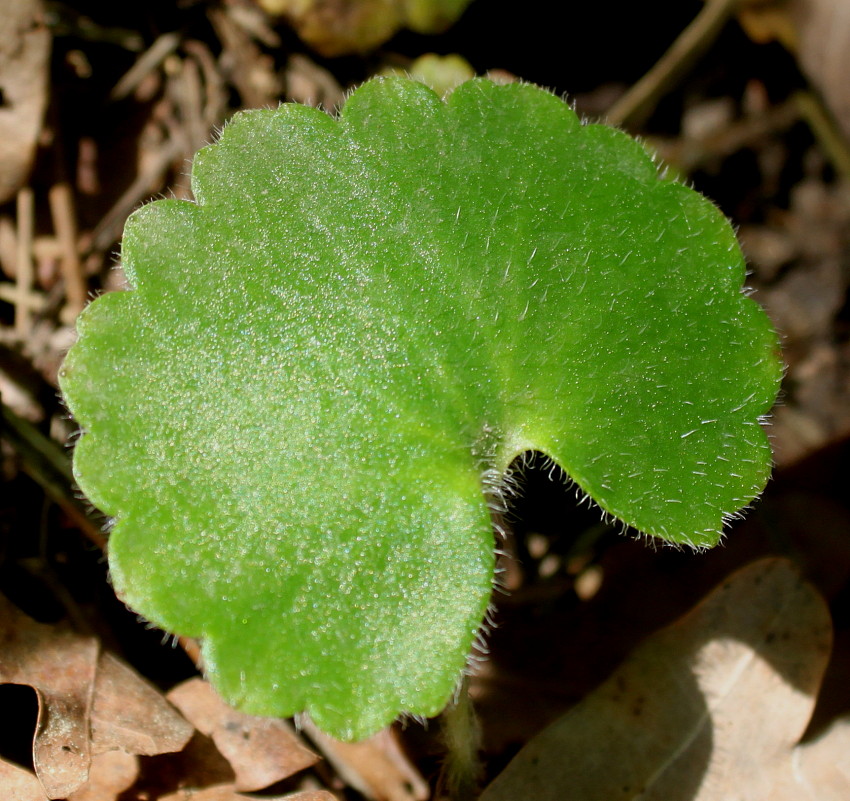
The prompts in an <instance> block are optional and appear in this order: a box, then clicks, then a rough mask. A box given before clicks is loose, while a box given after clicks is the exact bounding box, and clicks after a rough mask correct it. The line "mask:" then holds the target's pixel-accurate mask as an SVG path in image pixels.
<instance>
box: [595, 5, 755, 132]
mask: <svg viewBox="0 0 850 801" xmlns="http://www.w3.org/2000/svg"><path fill="white" fill-rule="evenodd" d="M739 2H740V0H706V3H705V7H704V8H703V9H702V11H700V13H699V14H697V16H696V17H695V18H694V20H693V22H691V24H690V25H688V27H687V28H685V30H684V31H682V33H681V34H679V37H678V38H677V39H676V41H675V42H673V44H672V45H671V46H670V48H669V50H667V52H666V53H665V54H664V55H663V56H661V58H660V59H659V60H658V61H657V62H656V64H655V66H653V67H652V69H651V70H650V71H649V72H647V73H646V75H644V76H643V78H641V79H640V80H639V81H638V82H637V83H636V84H635V85H634V86H632V88H631V89H629V91H628V92H626V94H625V95H623V96H622V97H621V98H620V99H619V100H618V101H617V102H616V103H615V104H614V105H613V106H612V107H611V109H610V110H609V111H608V114H607V115H606V119H607V121H608V122H609V123H610V124H611V125H620V126H623V127H625V128H635V127H638V126H640V124H641V123H642V122H644V120H646V118H647V117H649V115H650V114H651V113H652V111H653V109H654V108H655V106H656V104H657V103H658V100H659V99H660V98H661V97H663V95H664V94H665V93H666V92H667V91H668V90H669V89H670V88H671V87H672V86H674V85H675V84H676V81H677V80H679V78H681V77H682V75H684V74H685V73H686V72H687V71H688V70H689V69H690V68H691V66H692V65H693V64H694V63H695V62H696V61H697V60H698V59H699V58H700V56H702V54H703V53H704V52H705V51H706V50H708V48H709V47H710V46H711V44H712V43H713V42H714V40H715V39H716V38H717V35H718V34H719V33H720V31H721V30H722V28H723V26H724V25H725V24H726V22H727V20H728V19H729V17H731V16H732V14H733V13H734V12H735V10H736V8H737V6H738V4H739Z"/></svg>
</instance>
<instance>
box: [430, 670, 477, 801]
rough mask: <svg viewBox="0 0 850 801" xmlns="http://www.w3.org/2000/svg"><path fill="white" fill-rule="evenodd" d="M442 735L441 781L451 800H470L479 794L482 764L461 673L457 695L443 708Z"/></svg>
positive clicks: (475, 727)
mask: <svg viewBox="0 0 850 801" xmlns="http://www.w3.org/2000/svg"><path fill="white" fill-rule="evenodd" d="M441 723H442V736H443V743H444V744H445V746H446V756H445V760H444V762H443V772H442V775H441V776H440V784H441V786H442V787H443V788H444V790H445V793H446V794H447V795H448V797H449V799H451V801H472V799H474V798H477V796H478V786H479V782H480V779H481V773H482V765H481V760H480V759H479V751H480V743H481V726H480V724H479V722H478V718H477V716H476V714H475V709H474V707H473V705H472V700H471V699H470V697H469V678H468V677H466V676H465V677H464V679H463V682H462V684H461V686H460V688H459V690H458V693H457V698H456V699H455V701H454V702H453V703H451V704H449V706H448V707H446V709H445V710H444V712H443V714H442V717H441Z"/></svg>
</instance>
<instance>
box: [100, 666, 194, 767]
mask: <svg viewBox="0 0 850 801" xmlns="http://www.w3.org/2000/svg"><path fill="white" fill-rule="evenodd" d="M193 733H194V728H193V726H192V725H191V723H190V722H188V721H187V720H186V719H185V718H184V717H183V716H182V715H180V714H179V713H178V712H177V710H176V709H175V708H174V707H173V706H172V705H171V704H170V703H168V701H167V700H166V699H165V698H164V697H163V695H162V693H161V692H160V691H159V690H157V689H156V687H154V686H153V685H152V684H150V683H149V682H147V681H145V680H144V679H143V678H142V677H141V676H139V674H138V673H137V672H136V671H135V670H133V669H132V668H131V667H130V666H129V665H127V664H126V663H125V662H122V661H121V660H120V659H118V657H117V656H115V655H114V654H112V653H109V652H108V651H103V652H101V654H100V658H99V659H98V664H97V678H96V683H95V694H94V704H93V707H92V712H91V736H92V753H93V754H100V753H103V752H106V751H111V750H113V749H116V748H117V749H120V750H121V751H124V752H125V753H128V754H138V755H143V756H152V755H155V754H165V753H171V752H174V751H179V750H180V749H181V748H183V747H184V746H185V745H186V743H187V742H189V740H190V738H191V737H192V734H193Z"/></svg>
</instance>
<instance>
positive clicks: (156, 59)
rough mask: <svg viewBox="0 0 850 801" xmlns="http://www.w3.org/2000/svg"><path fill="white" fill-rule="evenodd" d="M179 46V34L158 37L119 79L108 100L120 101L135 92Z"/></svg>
mask: <svg viewBox="0 0 850 801" xmlns="http://www.w3.org/2000/svg"><path fill="white" fill-rule="evenodd" d="M179 44H180V34H179V33H177V32H175V31H171V32H170V33H164V34H162V36H160V37H159V38H158V39H157V40H156V41H155V42H154V43H153V44H152V45H151V46H150V47H149V48H148V49H147V50H145V52H144V53H143V54H142V55H141V56H139V58H138V60H137V61H136V63H135V64H133V66H132V67H130V69H129V70H127V72H125V73H124V75H123V76H122V77H121V78H120V79H119V81H118V83H116V84H115V86H114V87H112V91H111V92H110V93H109V99H110V100H122V99H123V98H125V97H127V96H128V95H130V94H132V93H133V92H135V91H136V89H137V87H138V86H139V84H140V83H141V82H142V81H143V80H144V79H145V78H146V77H147V76H148V75H149V74H150V73H151V72H153V71H154V70H155V69H156V68H157V67H158V66H159V65H160V64H162V62H163V61H165V59H166V58H168V56H169V55H171V53H173V52H174V51H175V50H176V49H177V47H178V45H179Z"/></svg>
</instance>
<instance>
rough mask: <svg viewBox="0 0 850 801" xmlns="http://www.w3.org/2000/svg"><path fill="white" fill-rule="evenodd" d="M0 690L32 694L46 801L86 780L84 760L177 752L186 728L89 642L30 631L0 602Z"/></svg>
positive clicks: (50, 628) (57, 630)
mask: <svg viewBox="0 0 850 801" xmlns="http://www.w3.org/2000/svg"><path fill="white" fill-rule="evenodd" d="M0 683H2V684H22V685H26V686H30V687H32V688H33V690H35V693H36V696H37V698H38V720H37V723H36V731H35V736H34V741H33V764H34V767H35V773H36V775H37V777H38V779H39V781H40V782H41V785H42V787H43V789H44V793H45V794H46V795H47V797H48V798H64V797H66V796H70V795H72V794H73V793H74V792H76V791H77V790H80V789H82V788H83V787H84V786H85V785H86V783H87V782H88V779H89V770H90V767H91V763H92V757H93V756H94V755H97V754H101V753H104V752H108V751H111V750H114V749H120V750H122V751H124V752H125V753H127V754H133V755H135V754H144V755H150V754H160V753H164V752H168V751H177V750H180V749H181V748H183V746H184V745H185V744H186V743H187V742H188V741H189V739H190V738H191V736H192V734H193V732H194V728H193V727H192V726H191V725H190V724H189V723H188V722H187V721H186V720H185V719H184V718H182V717H181V716H180V714H179V713H178V712H177V711H176V710H175V709H174V707H172V706H171V705H170V704H169V703H168V702H167V701H166V700H165V698H164V697H163V696H162V693H160V692H159V691H158V690H156V689H155V688H154V687H153V686H152V685H150V684H149V683H148V682H146V681H145V680H144V679H142V678H141V677H140V676H139V675H138V674H137V673H136V672H135V671H133V670H132V669H131V668H130V667H128V666H127V665H126V664H124V663H123V662H122V661H121V660H120V659H118V658H117V657H116V656H115V655H114V654H110V653H108V652H105V651H102V650H101V649H100V646H99V643H98V641H97V639H96V638H94V637H90V636H85V635H81V634H79V633H77V632H75V631H73V630H72V629H71V628H70V627H69V626H67V625H66V624H64V623H58V624H44V623H38V622H36V621H35V620H33V619H32V618H30V617H29V616H27V615H26V614H24V613H23V612H22V611H21V610H20V609H18V608H17V607H16V606H14V605H13V604H12V603H11V602H9V600H8V599H7V598H6V597H5V596H4V595H2V594H0Z"/></svg>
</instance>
